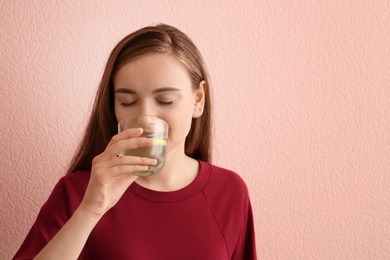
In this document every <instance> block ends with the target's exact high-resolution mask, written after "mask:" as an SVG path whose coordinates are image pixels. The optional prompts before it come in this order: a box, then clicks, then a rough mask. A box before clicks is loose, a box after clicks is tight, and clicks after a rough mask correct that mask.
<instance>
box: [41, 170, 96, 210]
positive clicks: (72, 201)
mask: <svg viewBox="0 0 390 260" xmlns="http://www.w3.org/2000/svg"><path fill="white" fill-rule="evenodd" d="M89 177H90V171H89V170H85V171H78V172H75V173H71V174H67V175H65V176H63V177H62V178H61V179H60V180H59V181H58V183H57V184H56V186H55V187H54V189H53V191H52V193H51V194H50V197H49V198H48V201H47V202H46V204H51V205H52V206H53V204H57V203H60V201H64V202H66V203H67V204H68V207H70V208H71V210H72V211H73V210H75V209H76V208H77V206H78V204H79V203H80V202H81V200H82V198H83V197H84V193H85V190H86V188H87V185H88V181H89Z"/></svg>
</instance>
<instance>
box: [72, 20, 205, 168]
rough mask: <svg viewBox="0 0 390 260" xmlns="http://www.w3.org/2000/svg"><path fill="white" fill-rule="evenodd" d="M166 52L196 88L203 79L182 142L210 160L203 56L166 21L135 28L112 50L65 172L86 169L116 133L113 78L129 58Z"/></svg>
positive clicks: (198, 156) (197, 156) (190, 153)
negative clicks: (198, 104) (197, 112)
mask: <svg viewBox="0 0 390 260" xmlns="http://www.w3.org/2000/svg"><path fill="white" fill-rule="evenodd" d="M153 52H155V53H169V54H171V55H173V56H174V57H176V58H177V59H178V60H179V61H181V62H182V64H183V65H184V66H185V67H186V68H187V70H188V72H189V74H190V76H191V79H192V83H193V88H194V90H196V89H197V88H198V87H199V83H200V82H201V81H202V80H204V81H205V82H206V87H205V94H206V95H205V104H204V111H203V114H202V116H200V117H199V118H193V119H192V124H191V129H190V132H189V134H188V136H187V138H186V141H185V153H186V154H187V155H188V156H190V157H192V158H194V159H199V160H202V161H206V162H211V133H212V130H211V102H210V98H211V97H210V94H211V93H210V92H211V91H210V80H209V77H208V74H207V70H206V66H205V63H204V61H203V57H202V55H201V53H200V52H199V50H198V48H197V47H196V46H195V44H194V43H193V42H192V40H191V39H190V38H189V37H188V36H187V35H186V34H184V33H183V32H181V31H180V30H178V29H177V28H175V27H172V26H170V25H166V24H159V25H156V26H148V27H144V28H142V29H139V30H137V31H135V32H133V33H131V34H129V35H128V36H126V37H125V38H124V39H122V40H121V41H120V42H119V43H118V44H117V45H116V46H115V48H114V49H113V50H112V52H111V54H110V56H109V58H108V60H107V64H106V67H105V70H104V73H103V76H102V79H101V81H100V84H99V88H98V90H97V94H96V97H95V102H94V105H93V109H92V114H91V117H90V119H89V123H88V125H87V127H86V130H85V133H84V136H83V139H82V140H81V142H80V144H79V147H78V149H77V150H76V153H75V155H74V157H73V159H72V161H71V163H70V165H69V168H68V171H67V173H72V172H76V171H78V170H84V169H90V168H91V165H92V159H93V158H94V157H95V156H96V155H98V154H100V153H102V152H103V151H104V150H105V148H106V146H107V145H108V143H109V142H110V140H111V138H112V137H113V136H114V135H115V134H116V133H117V124H118V122H117V120H116V117H115V111H114V86H113V78H114V76H115V75H116V73H117V72H118V70H119V69H120V68H121V67H122V66H123V65H125V64H126V63H128V62H130V61H131V60H133V59H135V58H137V57H139V56H141V55H144V54H147V53H153Z"/></svg>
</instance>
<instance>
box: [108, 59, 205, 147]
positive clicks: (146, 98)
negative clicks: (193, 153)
mask: <svg viewBox="0 0 390 260" xmlns="http://www.w3.org/2000/svg"><path fill="white" fill-rule="evenodd" d="M114 93H115V115H116V119H117V120H118V122H119V121H120V120H122V119H124V118H126V117H128V116H131V115H151V116H157V117H159V118H161V119H163V120H165V121H166V122H167V123H168V125H169V137H168V152H169V151H171V150H173V149H182V150H183V152H184V143H185V138H186V136H187V135H188V133H189V130H190V127H191V120H192V118H193V117H199V116H201V115H202V113H203V106H204V82H203V81H202V82H201V83H200V87H199V89H198V90H193V86H192V83H191V78H190V75H189V74H188V71H187V70H186V68H185V67H184V66H183V65H182V63H180V62H179V61H178V60H177V59H176V58H175V57H173V56H172V55H170V54H161V53H151V54H147V55H143V56H141V57H139V58H137V59H135V60H132V61H130V62H129V63H127V64H125V65H124V66H123V67H122V68H121V69H120V70H119V71H118V73H117V74H116V75H115V77H114Z"/></svg>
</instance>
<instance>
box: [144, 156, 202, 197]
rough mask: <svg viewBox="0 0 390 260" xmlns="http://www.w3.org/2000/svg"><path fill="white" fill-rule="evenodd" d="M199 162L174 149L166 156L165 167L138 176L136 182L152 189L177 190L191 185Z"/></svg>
mask: <svg viewBox="0 0 390 260" xmlns="http://www.w3.org/2000/svg"><path fill="white" fill-rule="evenodd" d="M198 171H199V163H198V162H197V161H196V160H194V159H192V158H191V157H188V156H187V155H185V154H184V152H183V151H181V152H180V151H175V150H172V151H170V152H168V154H167V156H166V158H165V164H164V167H163V168H162V169H161V170H160V171H159V172H157V173H156V174H154V175H152V176H148V177H140V178H137V180H136V182H137V183H138V184H139V185H141V186H143V187H145V188H148V189H150V190H156V191H175V190H179V189H182V188H184V187H185V186H187V185H189V184H190V183H191V182H192V181H193V180H194V179H195V178H196V176H197V174H198Z"/></svg>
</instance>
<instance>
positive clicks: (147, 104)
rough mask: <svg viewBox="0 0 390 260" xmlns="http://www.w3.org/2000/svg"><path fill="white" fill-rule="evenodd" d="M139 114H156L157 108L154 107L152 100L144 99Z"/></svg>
mask: <svg viewBox="0 0 390 260" xmlns="http://www.w3.org/2000/svg"><path fill="white" fill-rule="evenodd" d="M138 115H143V116H156V109H155V108H154V106H153V103H152V101H150V100H143V101H142V103H141V106H140V108H139V111H138Z"/></svg>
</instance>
